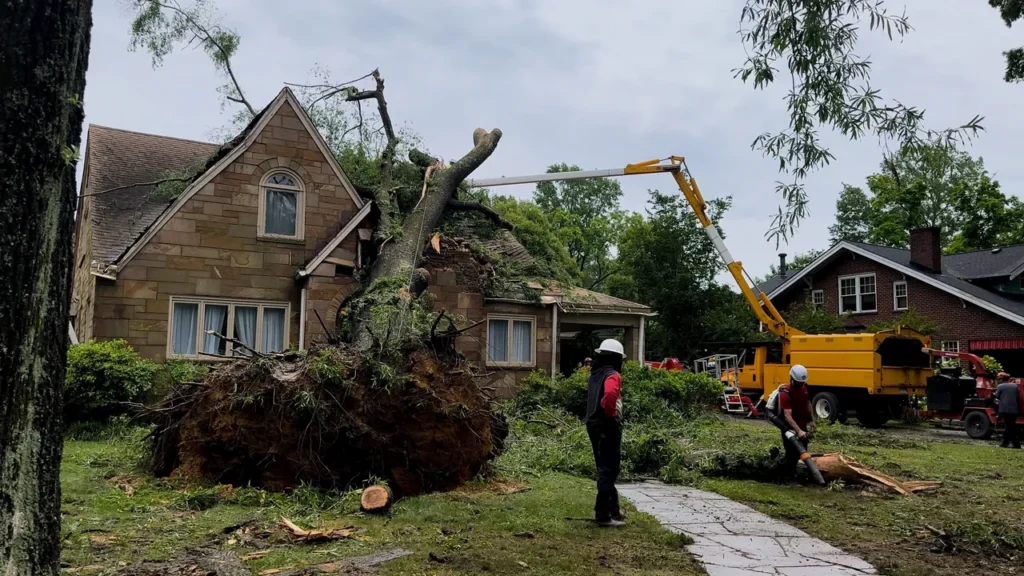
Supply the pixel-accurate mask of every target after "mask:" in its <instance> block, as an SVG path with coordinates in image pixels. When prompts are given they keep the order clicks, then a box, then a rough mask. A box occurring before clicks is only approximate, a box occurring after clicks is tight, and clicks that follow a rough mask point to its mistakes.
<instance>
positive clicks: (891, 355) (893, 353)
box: [468, 156, 932, 427]
mask: <svg viewBox="0 0 1024 576" xmlns="http://www.w3.org/2000/svg"><path fill="white" fill-rule="evenodd" d="M660 173H666V174H670V175H671V176H672V178H673V179H675V181H676V184H677V185H678V186H679V190H680V191H681V192H682V194H683V196H684V197H685V198H686V200H687V202H689V204H690V207H691V208H692V209H693V211H694V213H695V214H696V215H697V219H698V220H699V221H700V224H701V226H702V227H703V228H704V231H705V232H706V233H707V235H708V238H710V239H711V242H712V244H714V246H715V250H717V251H718V254H719V255H720V256H721V258H722V261H723V262H724V263H725V265H726V268H728V269H729V272H730V273H731V274H732V276H733V279H734V280H735V281H736V285H737V286H738V287H739V289H740V292H741V293H742V294H743V297H744V298H745V299H746V301H747V303H748V304H749V305H750V308H751V310H753V312H754V315H755V316H756V317H757V319H758V320H759V321H760V322H761V323H762V325H764V327H765V328H766V329H767V330H768V331H770V332H772V333H773V334H775V335H776V336H778V337H779V339H780V340H781V342H782V349H781V355H778V356H779V357H778V358H771V359H770V358H769V349H770V348H771V345H769V344H751V347H752V348H753V352H754V353H753V358H752V359H748V358H746V356H744V360H745V362H743V363H741V364H740V365H739V366H737V367H736V368H735V369H733V370H730V371H727V372H726V373H723V374H722V379H723V380H724V381H725V382H726V383H727V384H729V385H732V386H734V387H735V388H737V389H738V392H739V393H741V394H743V395H747V396H752V397H755V402H756V400H757V399H760V398H761V397H762V396H765V395H767V394H770V393H771V392H773V391H775V389H776V388H777V387H778V386H780V385H782V384H784V383H786V382H787V381H788V379H789V368H790V366H792V365H793V364H803V365H804V366H805V367H806V368H807V371H808V374H809V380H808V386H809V390H810V392H811V394H812V396H811V404H812V406H813V409H814V411H815V415H816V417H817V418H819V419H822V420H833V421H834V420H836V419H841V418H844V417H845V416H846V415H847V414H848V413H849V411H851V410H853V411H855V412H856V417H857V420H859V421H860V423H861V424H862V425H864V426H868V427H876V426H881V425H882V424H884V423H885V422H886V421H888V420H889V419H890V418H893V417H896V416H898V415H899V414H900V413H901V412H902V409H903V407H904V406H906V405H907V403H908V400H909V398H910V396H913V395H923V394H924V393H925V387H926V380H927V378H928V377H929V376H931V375H932V368H931V362H932V361H931V357H930V356H928V355H927V354H924V353H923V352H922V349H923V348H930V347H931V340H930V339H929V338H928V337H927V336H923V335H921V334H918V333H917V332H914V331H912V330H908V329H899V330H893V331H886V332H877V333H870V334H868V333H865V334H805V333H803V332H801V331H800V330H797V329H796V328H793V327H792V326H790V325H789V324H787V323H786V320H785V319H784V318H783V317H782V315H781V314H780V313H779V311H778V310H777V309H776V308H775V306H774V305H773V304H772V303H771V301H770V300H769V299H768V296H767V295H766V294H765V293H764V292H761V291H757V292H755V291H754V288H753V285H754V284H753V281H751V280H750V277H749V276H748V275H747V274H746V272H745V271H744V270H743V265H742V264H741V263H740V262H738V261H736V260H734V259H733V258H732V254H730V253H729V249H728V248H726V246H725V243H724V241H723V240H722V237H721V235H720V234H719V233H718V229H717V228H716V227H715V225H714V224H713V223H712V222H711V219H710V218H709V217H708V215H707V205H706V203H705V202H704V197H703V196H702V195H701V192H700V188H699V187H698V186H697V181H696V180H695V179H694V178H693V177H692V176H691V174H690V171H689V169H688V168H687V166H686V161H685V159H683V158H682V157H681V156H670V157H668V158H665V159H654V160H648V161H646V162H639V163H636V164H628V165H626V166H625V167H624V168H611V169H605V170H588V171H578V172H556V173H550V174H537V175H533V176H514V177H507V178H494V179H488V180H470V181H469V182H468V183H469V185H470V186H471V187H488V188H489V187H494V186H507V185H512V184H528V183H537V182H554V181H565V180H579V179H587V178H609V177H618V176H632V175H638V174H660Z"/></svg>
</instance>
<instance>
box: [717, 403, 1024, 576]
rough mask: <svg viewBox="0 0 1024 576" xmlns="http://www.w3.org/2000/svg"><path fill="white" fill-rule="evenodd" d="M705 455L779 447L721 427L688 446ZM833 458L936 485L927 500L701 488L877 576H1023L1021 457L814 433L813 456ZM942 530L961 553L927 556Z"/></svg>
mask: <svg viewBox="0 0 1024 576" xmlns="http://www.w3.org/2000/svg"><path fill="white" fill-rule="evenodd" d="M697 442H698V443H699V444H704V445H706V446H707V448H708V449H712V448H713V447H719V448H721V447H727V446H729V445H731V444H742V445H748V446H749V445H750V444H752V443H760V444H762V445H763V446H764V447H765V448H767V447H769V446H770V445H772V444H777V443H778V442H779V438H778V432H777V431H776V430H775V428H773V427H770V426H766V425H764V424H763V423H756V422H746V421H742V420H733V419H730V420H726V421H725V422H724V423H720V424H719V425H718V426H717V427H715V430H714V431H713V432H710V433H708V434H702V435H701V437H700V439H699V440H698V441H697ZM830 451H842V452H844V453H845V454H847V455H849V456H852V457H853V458H855V459H856V460H858V461H859V462H862V463H864V464H868V465H870V466H872V467H874V468H876V469H878V470H880V471H883V472H885V473H887V474H890V475H892V476H894V477H897V478H906V479H922V480H941V481H942V482H943V483H944V484H943V486H942V488H941V489H940V490H938V491H937V492H934V493H924V494H917V495H914V496H900V495H888V494H879V493H877V492H874V491H865V490H860V489H855V488H854V487H852V486H846V487H842V488H841V489H839V488H840V487H838V486H833V489H832V490H829V489H825V488H821V487H817V486H808V485H796V484H790V485H780V484H767V483H759V482H755V481H750V480H730V479H707V480H705V481H704V482H703V487H704V488H707V489H710V490H714V491H716V492H719V493H721V494H723V495H725V496H728V497H730V498H733V499H735V500H739V501H741V502H746V503H748V504H750V505H751V506H753V507H754V508H756V509H758V510H760V511H762V512H764V513H766V514H768V515H770V516H773V517H775V518H779V519H781V520H784V521H786V522H789V523H791V524H793V525H795V526H797V527H799V528H801V529H803V530H804V531H806V532H808V533H810V534H812V535H814V536H817V537H819V538H821V539H823V540H825V541H827V542H830V543H831V544H833V545H836V546H838V547H840V548H843V549H844V550H847V551H849V552H853V553H855V554H857V555H858V556H861V557H862V558H864V559H865V560H867V561H868V562H870V563H872V564H874V565H875V566H876V567H877V568H878V569H879V570H880V571H881V572H882V573H883V574H891V575H894V576H910V575H922V576H923V575H928V576H938V575H947V574H948V575H953V574H965V573H972V574H973V573H981V571H982V570H984V571H985V572H986V573H991V574H1024V452H1022V451H1010V450H1005V449H1001V448H999V447H998V446H997V445H995V444H994V443H991V442H962V441H949V440H944V439H941V438H936V437H933V436H930V435H927V434H920V433H914V434H905V433H903V432H902V431H896V430H881V431H868V430H863V429H861V428H858V427H855V426H834V427H828V428H826V429H823V430H822V431H821V432H820V434H819V441H816V442H815V443H813V444H812V452H830ZM926 526H932V527H934V528H937V529H940V530H944V531H945V532H947V533H949V534H951V535H952V536H953V541H954V543H956V544H957V545H958V547H960V548H962V549H963V551H961V552H960V553H958V554H949V553H938V552H934V551H932V549H933V548H934V547H935V545H936V543H937V542H938V540H937V539H936V537H935V536H933V535H932V534H931V533H930V532H928V530H927V528H926Z"/></svg>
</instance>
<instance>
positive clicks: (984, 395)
mask: <svg viewBox="0 0 1024 576" xmlns="http://www.w3.org/2000/svg"><path fill="white" fill-rule="evenodd" d="M923 352H924V353H925V354H927V355H928V356H929V357H934V358H951V359H956V360H959V361H961V362H966V363H967V364H968V365H969V366H970V367H971V372H972V374H973V376H955V375H952V374H941V373H940V374H936V375H934V376H932V377H930V378H928V409H927V410H918V411H916V413H917V414H918V415H919V416H921V417H922V418H926V419H938V420H952V421H959V422H962V423H963V425H964V430H965V431H966V432H967V435H968V436H970V437H971V438H975V439H979V440H987V439H989V438H991V437H992V434H993V433H994V432H995V431H996V425H997V423H998V419H997V416H996V407H995V404H994V403H993V401H992V392H993V391H994V390H995V389H996V385H997V384H996V382H995V379H994V378H993V377H992V376H993V375H992V373H991V372H989V371H988V370H987V369H986V368H985V363H984V362H983V361H982V360H981V358H979V357H978V356H977V355H975V354H970V353H967V352H946V351H943V350H934V349H931V348H925V349H924V350H923ZM1010 381H1011V382H1013V383H1015V384H1016V385H1017V388H1018V389H1019V390H1020V396H1021V403H1022V405H1024V382H1022V379H1021V378H1011V379H1010ZM1017 422H1018V424H1024V417H1020V418H1018V419H1017Z"/></svg>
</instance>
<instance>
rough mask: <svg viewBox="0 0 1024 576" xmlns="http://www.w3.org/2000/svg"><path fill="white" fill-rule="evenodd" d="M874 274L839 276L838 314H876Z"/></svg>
mask: <svg viewBox="0 0 1024 576" xmlns="http://www.w3.org/2000/svg"><path fill="white" fill-rule="evenodd" d="M876 293H877V288H876V286H875V275H874V274H860V275H857V276H841V277H840V278H839V313H840V314H847V313H851V312H852V313H857V312H877V311H878V302H877V298H876Z"/></svg>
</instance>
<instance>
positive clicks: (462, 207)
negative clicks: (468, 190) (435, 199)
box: [448, 198, 515, 230]
mask: <svg viewBox="0 0 1024 576" xmlns="http://www.w3.org/2000/svg"><path fill="white" fill-rule="evenodd" d="M448 208H449V209H451V210H459V211H473V212H479V213H480V214H483V215H484V216H486V217H487V218H488V219H489V220H490V221H491V222H494V224H495V225H497V226H498V227H499V228H504V229H505V230H515V226H513V225H512V223H511V222H509V221H508V220H505V219H504V218H502V217H501V214H498V213H497V212H495V211H494V210H493V209H492V208H490V207H488V206H484V205H483V204H481V203H479V202H466V201H464V200H455V199H454V198H453V199H451V200H449V201H448Z"/></svg>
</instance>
